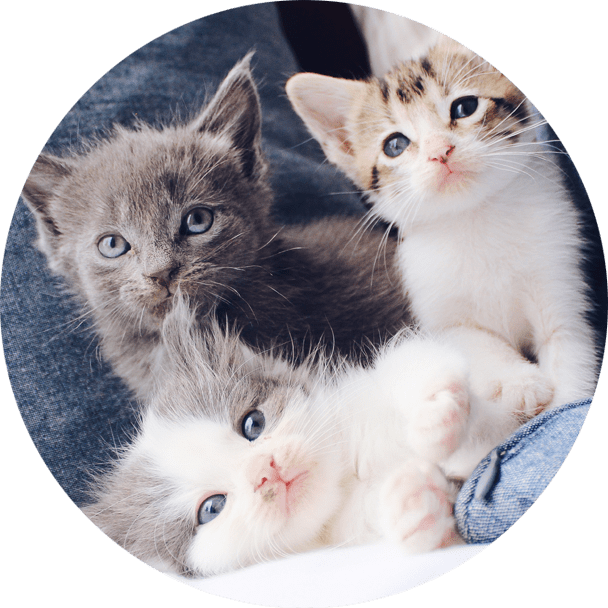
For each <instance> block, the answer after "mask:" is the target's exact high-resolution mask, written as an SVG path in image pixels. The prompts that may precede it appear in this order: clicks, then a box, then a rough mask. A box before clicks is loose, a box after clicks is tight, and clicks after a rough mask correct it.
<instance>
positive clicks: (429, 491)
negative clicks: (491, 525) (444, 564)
mask: <svg viewBox="0 0 608 608" xmlns="http://www.w3.org/2000/svg"><path fill="white" fill-rule="evenodd" d="M456 493H457V492H456V488H455V486H454V485H453V484H451V483H450V482H449V481H448V480H447V479H446V477H445V475H444V474H443V473H442V472H441V470H440V469H439V468H438V467H437V466H435V465H433V464H431V463H429V462H425V461H423V460H419V459H410V460H408V461H407V462H405V463H404V464H402V465H401V466H400V467H399V468H398V469H397V470H395V471H394V472H393V473H392V474H391V475H390V476H389V477H388V479H387V480H386V481H385V483H384V484H383V486H382V488H381V491H380V496H379V498H380V503H379V504H380V513H379V523H380V528H381V531H382V534H383V536H385V537H386V538H388V539H392V540H394V541H396V542H398V543H399V544H400V545H401V546H402V547H403V548H404V549H405V550H406V551H407V552H408V553H418V552H424V551H431V550H433V549H438V548H441V547H448V546H450V545H453V544H460V543H462V540H461V539H460V537H459V536H458V534H457V532H456V525H455V520H454V515H453V506H454V501H455V499H456Z"/></svg>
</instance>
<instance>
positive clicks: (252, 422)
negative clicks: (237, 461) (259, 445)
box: [241, 410, 266, 441]
mask: <svg viewBox="0 0 608 608" xmlns="http://www.w3.org/2000/svg"><path fill="white" fill-rule="evenodd" d="M265 426H266V419H265V418H264V414H262V412H260V410H253V411H252V412H249V414H247V416H245V418H243V422H242V423H241V430H242V431H243V437H245V439H249V441H255V440H256V439H257V438H258V437H259V436H260V435H261V434H262V431H263V430H264V427H265Z"/></svg>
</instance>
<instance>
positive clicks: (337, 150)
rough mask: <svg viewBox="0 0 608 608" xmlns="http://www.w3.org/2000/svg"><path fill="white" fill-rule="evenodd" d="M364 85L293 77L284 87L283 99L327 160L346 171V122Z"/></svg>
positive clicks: (308, 76) (348, 152)
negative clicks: (318, 144) (285, 98)
mask: <svg viewBox="0 0 608 608" xmlns="http://www.w3.org/2000/svg"><path fill="white" fill-rule="evenodd" d="M366 87H367V84H366V83H365V82H360V81H356V80H346V79H344V78H332V77H331V76H322V75H321V74H308V73H304V74H296V75H295V76H292V77H291V78H290V79H289V80H288V81H287V85H286V87H285V89H286V91H287V97H289V101H290V102H291V105H292V106H293V108H294V110H295V111H296V112H297V113H298V115H299V116H300V118H301V119H302V120H303V121H304V123H305V124H306V126H307V127H308V130H309V131H310V132H311V133H312V135H313V136H314V137H315V139H316V140H317V141H318V142H319V143H320V144H321V147H322V148H323V151H324V152H325V155H326V156H327V158H328V159H329V160H330V161H332V162H333V163H335V164H336V165H338V166H339V167H341V168H342V169H346V168H347V167H348V166H350V165H351V163H352V155H353V149H352V143H351V141H350V131H349V119H350V115H351V112H352V109H353V106H354V104H355V102H356V100H357V99H360V98H361V96H363V95H364V93H365V89H366Z"/></svg>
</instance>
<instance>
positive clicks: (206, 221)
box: [179, 207, 213, 235]
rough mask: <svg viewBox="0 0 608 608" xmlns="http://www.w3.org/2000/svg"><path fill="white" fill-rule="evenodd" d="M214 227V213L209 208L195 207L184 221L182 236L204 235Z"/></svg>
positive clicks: (181, 227) (180, 229)
mask: <svg viewBox="0 0 608 608" xmlns="http://www.w3.org/2000/svg"><path fill="white" fill-rule="evenodd" d="M212 225H213V212H212V211H211V209H207V207H195V208H194V209H192V210H190V211H188V213H186V215H184V217H183V219H182V225H181V226H180V228H179V231H180V234H185V235H190V234H203V233H204V232H207V230H209V228H211V226H212Z"/></svg>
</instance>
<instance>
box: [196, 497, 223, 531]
mask: <svg viewBox="0 0 608 608" xmlns="http://www.w3.org/2000/svg"><path fill="white" fill-rule="evenodd" d="M225 505H226V494H214V495H213V496H209V498H207V500H205V501H203V504H202V505H201V506H200V507H199V508H198V513H197V518H198V523H199V524H200V525H201V526H202V525H203V524H208V523H209V522H210V521H211V520H212V519H215V518H216V517H217V516H218V515H219V514H220V513H221V512H222V509H223V508H224V506H225Z"/></svg>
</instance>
